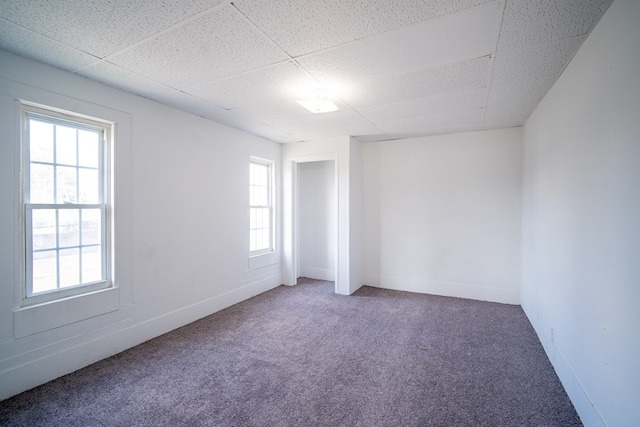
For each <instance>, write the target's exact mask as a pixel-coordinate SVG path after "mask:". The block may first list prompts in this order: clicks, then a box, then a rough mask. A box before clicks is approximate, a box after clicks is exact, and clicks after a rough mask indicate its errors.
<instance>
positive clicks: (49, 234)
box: [31, 209, 56, 250]
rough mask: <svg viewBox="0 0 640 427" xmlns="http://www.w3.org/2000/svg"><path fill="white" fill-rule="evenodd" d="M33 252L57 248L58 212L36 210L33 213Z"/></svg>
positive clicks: (53, 210)
mask: <svg viewBox="0 0 640 427" xmlns="http://www.w3.org/2000/svg"><path fill="white" fill-rule="evenodd" d="M31 223H32V229H33V232H32V239H33V240H32V242H33V243H32V244H33V250H39V249H53V248H55V247H56V210H55V209H36V210H33V211H32V212H31Z"/></svg>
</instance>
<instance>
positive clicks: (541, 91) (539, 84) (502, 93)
mask: <svg viewBox="0 0 640 427" xmlns="http://www.w3.org/2000/svg"><path fill="white" fill-rule="evenodd" d="M555 80H556V77H555V76H543V77H532V78H530V79H529V80H526V81H522V82H521V81H515V82H503V81H499V82H496V83H495V84H494V85H493V86H492V87H491V90H490V91H489V97H488V99H487V106H488V107H501V108H502V109H504V110H505V113H506V112H509V111H510V112H511V113H510V114H516V115H528V114H529V113H531V112H532V111H533V108H535V106H536V105H537V104H538V102H539V101H540V99H542V98H543V97H544V95H545V94H546V93H547V92H548V91H549V89H551V86H553V84H554V82H555Z"/></svg>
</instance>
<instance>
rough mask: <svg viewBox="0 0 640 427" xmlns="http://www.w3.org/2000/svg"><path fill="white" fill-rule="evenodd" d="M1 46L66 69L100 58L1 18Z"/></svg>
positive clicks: (78, 66)
mask: <svg viewBox="0 0 640 427" xmlns="http://www.w3.org/2000/svg"><path fill="white" fill-rule="evenodd" d="M0 48H2V49H5V50H8V51H9V52H14V53H16V54H18V55H22V56H25V57H27V58H31V59H35V60H36V61H40V62H45V63H47V64H51V65H55V66H56V67H59V68H63V69H65V70H75V69H76V68H80V67H83V66H85V65H88V64H91V63H92V62H94V61H97V60H98V58H96V57H95V56H91V55H88V54H86V53H84V52H81V51H79V50H77V49H74V48H72V47H69V46H66V45H64V44H62V43H59V42H57V41H55V40H51V39H48V38H46V37H44V36H42V35H40V34H38V33H35V32H33V31H31V30H28V29H26V28H24V27H21V26H19V25H16V24H13V23H11V22H9V21H6V20H4V19H0Z"/></svg>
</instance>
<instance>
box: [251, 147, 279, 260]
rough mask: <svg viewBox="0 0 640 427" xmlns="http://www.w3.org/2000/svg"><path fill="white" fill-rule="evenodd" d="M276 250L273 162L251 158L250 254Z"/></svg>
mask: <svg viewBox="0 0 640 427" xmlns="http://www.w3.org/2000/svg"><path fill="white" fill-rule="evenodd" d="M273 250H274V215H273V162H270V161H268V160H263V159H258V158H254V157H252V158H251V161H250V163H249V252H250V253H251V255H252V256H253V255H261V254H264V253H269V252H272V251H273Z"/></svg>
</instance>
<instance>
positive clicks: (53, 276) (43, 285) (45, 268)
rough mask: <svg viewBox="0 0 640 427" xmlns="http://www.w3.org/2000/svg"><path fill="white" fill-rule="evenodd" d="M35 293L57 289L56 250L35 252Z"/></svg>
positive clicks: (33, 274) (33, 272)
mask: <svg viewBox="0 0 640 427" xmlns="http://www.w3.org/2000/svg"><path fill="white" fill-rule="evenodd" d="M32 276H33V293H34V294H37V293H39V292H45V291H50V290H53V289H56V287H57V286H56V282H57V277H58V275H57V268H56V251H46V252H35V253H34V254H33V271H32Z"/></svg>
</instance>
